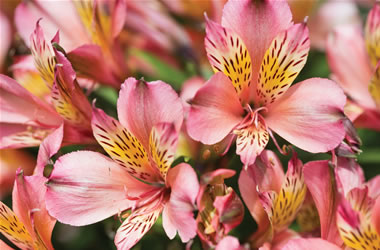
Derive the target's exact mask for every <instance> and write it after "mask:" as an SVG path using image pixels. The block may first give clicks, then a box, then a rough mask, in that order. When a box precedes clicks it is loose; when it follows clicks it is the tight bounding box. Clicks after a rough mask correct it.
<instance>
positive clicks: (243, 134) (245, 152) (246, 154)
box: [234, 121, 269, 167]
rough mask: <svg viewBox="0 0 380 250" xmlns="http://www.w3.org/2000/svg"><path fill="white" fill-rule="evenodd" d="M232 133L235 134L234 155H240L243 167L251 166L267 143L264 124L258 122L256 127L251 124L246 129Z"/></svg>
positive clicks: (266, 132) (267, 137) (267, 138)
mask: <svg viewBox="0 0 380 250" xmlns="http://www.w3.org/2000/svg"><path fill="white" fill-rule="evenodd" d="M234 133H236V134H237V138H236V154H238V155H240V160H241V161H242V162H243V164H244V166H245V167H247V166H250V165H252V164H253V163H255V160H256V157H257V156H258V155H260V154H261V152H262V151H263V150H264V148H265V147H266V145H267V144H268V142H269V134H268V131H267V128H266V127H265V124H264V123H263V122H262V121H258V123H257V126H256V124H254V123H252V124H251V125H249V126H248V127H246V128H243V129H239V130H235V131H234Z"/></svg>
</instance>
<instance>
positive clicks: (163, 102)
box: [117, 77, 183, 148]
mask: <svg viewBox="0 0 380 250" xmlns="http://www.w3.org/2000/svg"><path fill="white" fill-rule="evenodd" d="M117 112H118V116H119V121H120V123H121V124H122V125H123V126H124V127H125V128H126V129H127V130H129V131H130V132H131V133H132V134H133V135H134V136H136V137H137V139H138V140H139V141H140V142H141V143H142V144H143V145H144V147H145V148H149V135H150V132H151V130H152V128H153V126H155V125H158V123H162V122H166V123H174V125H175V128H176V130H177V131H179V129H180V127H181V125H182V120H183V110H182V103H181V100H180V99H179V97H178V95H177V93H176V92H175V91H174V90H173V89H172V88H171V87H170V85H168V84H167V83H164V82H162V81H154V82H145V81H144V80H136V79H135V78H132V77H130V78H128V79H127V80H125V82H124V84H123V85H122V86H121V90H120V93H119V99H118V101H117Z"/></svg>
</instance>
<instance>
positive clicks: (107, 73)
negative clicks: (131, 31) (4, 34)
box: [15, 0, 126, 88]
mask: <svg viewBox="0 0 380 250" xmlns="http://www.w3.org/2000/svg"><path fill="white" fill-rule="evenodd" d="M125 4H126V3H125V1H124V0H115V1H87V0H81V1H62V2H54V1H53V2H51V1H41V0H34V1H28V2H22V3H20V4H19V5H18V7H17V9H16V12H15V24H16V27H17V30H18V32H19V34H20V36H21V37H22V38H23V39H24V41H25V43H26V45H27V46H28V47H30V48H31V49H32V51H33V44H32V42H31V41H30V40H29V37H30V34H32V32H33V30H34V24H35V23H36V22H37V21H38V20H40V19H41V18H42V19H43V20H42V22H41V25H42V26H43V29H44V31H45V32H46V34H47V37H48V38H49V39H53V37H54V36H55V33H56V31H57V30H60V35H61V43H60V45H61V46H62V47H63V48H65V49H66V50H67V51H69V53H68V57H69V59H70V61H71V62H72V64H73V67H74V68H75V69H76V70H77V71H79V72H80V76H84V77H88V78H90V79H94V80H96V81H100V82H102V83H105V84H108V85H111V86H113V87H115V88H119V87H120V82H121V79H123V77H125V72H126V71H125V63H124V61H123V59H122V57H121V56H120V54H122V53H121V48H120V44H119V43H118V42H117V37H118V35H119V33H120V32H121V30H122V28H123V26H124V22H125V17H126V5H125ZM69 27H70V28H69Z"/></svg>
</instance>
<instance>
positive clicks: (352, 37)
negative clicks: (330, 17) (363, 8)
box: [326, 3, 380, 130]
mask: <svg viewBox="0 0 380 250" xmlns="http://www.w3.org/2000/svg"><path fill="white" fill-rule="evenodd" d="M362 33H363V32H362V29H361V27H359V26H341V27H337V28H336V29H335V30H334V33H332V34H331V36H330V37H329V39H328V40H327V47H326V50H327V58H328V63H329V66H330V68H331V71H332V78H333V79H335V80H336V81H337V82H338V83H339V84H340V85H341V86H342V88H343V90H344V91H345V92H346V94H347V96H348V97H349V100H350V101H349V102H347V106H346V107H345V112H346V113H347V115H348V117H349V118H350V119H351V120H352V121H354V123H355V125H356V126H359V127H364V128H369V129H375V130H380V69H379V65H378V64H379V60H380V49H379V45H378V44H379V43H380V35H379V34H380V4H379V3H375V6H374V7H373V8H372V10H371V11H370V13H369V14H368V17H367V23H366V27H365V35H364V37H363V35H362Z"/></svg>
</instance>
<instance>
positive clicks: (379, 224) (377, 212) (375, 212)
mask: <svg viewBox="0 0 380 250" xmlns="http://www.w3.org/2000/svg"><path fill="white" fill-rule="evenodd" d="M372 224H373V226H374V227H375V230H376V232H377V233H378V234H379V235H380V197H377V199H376V201H375V204H374V205H373V208H372Z"/></svg>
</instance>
